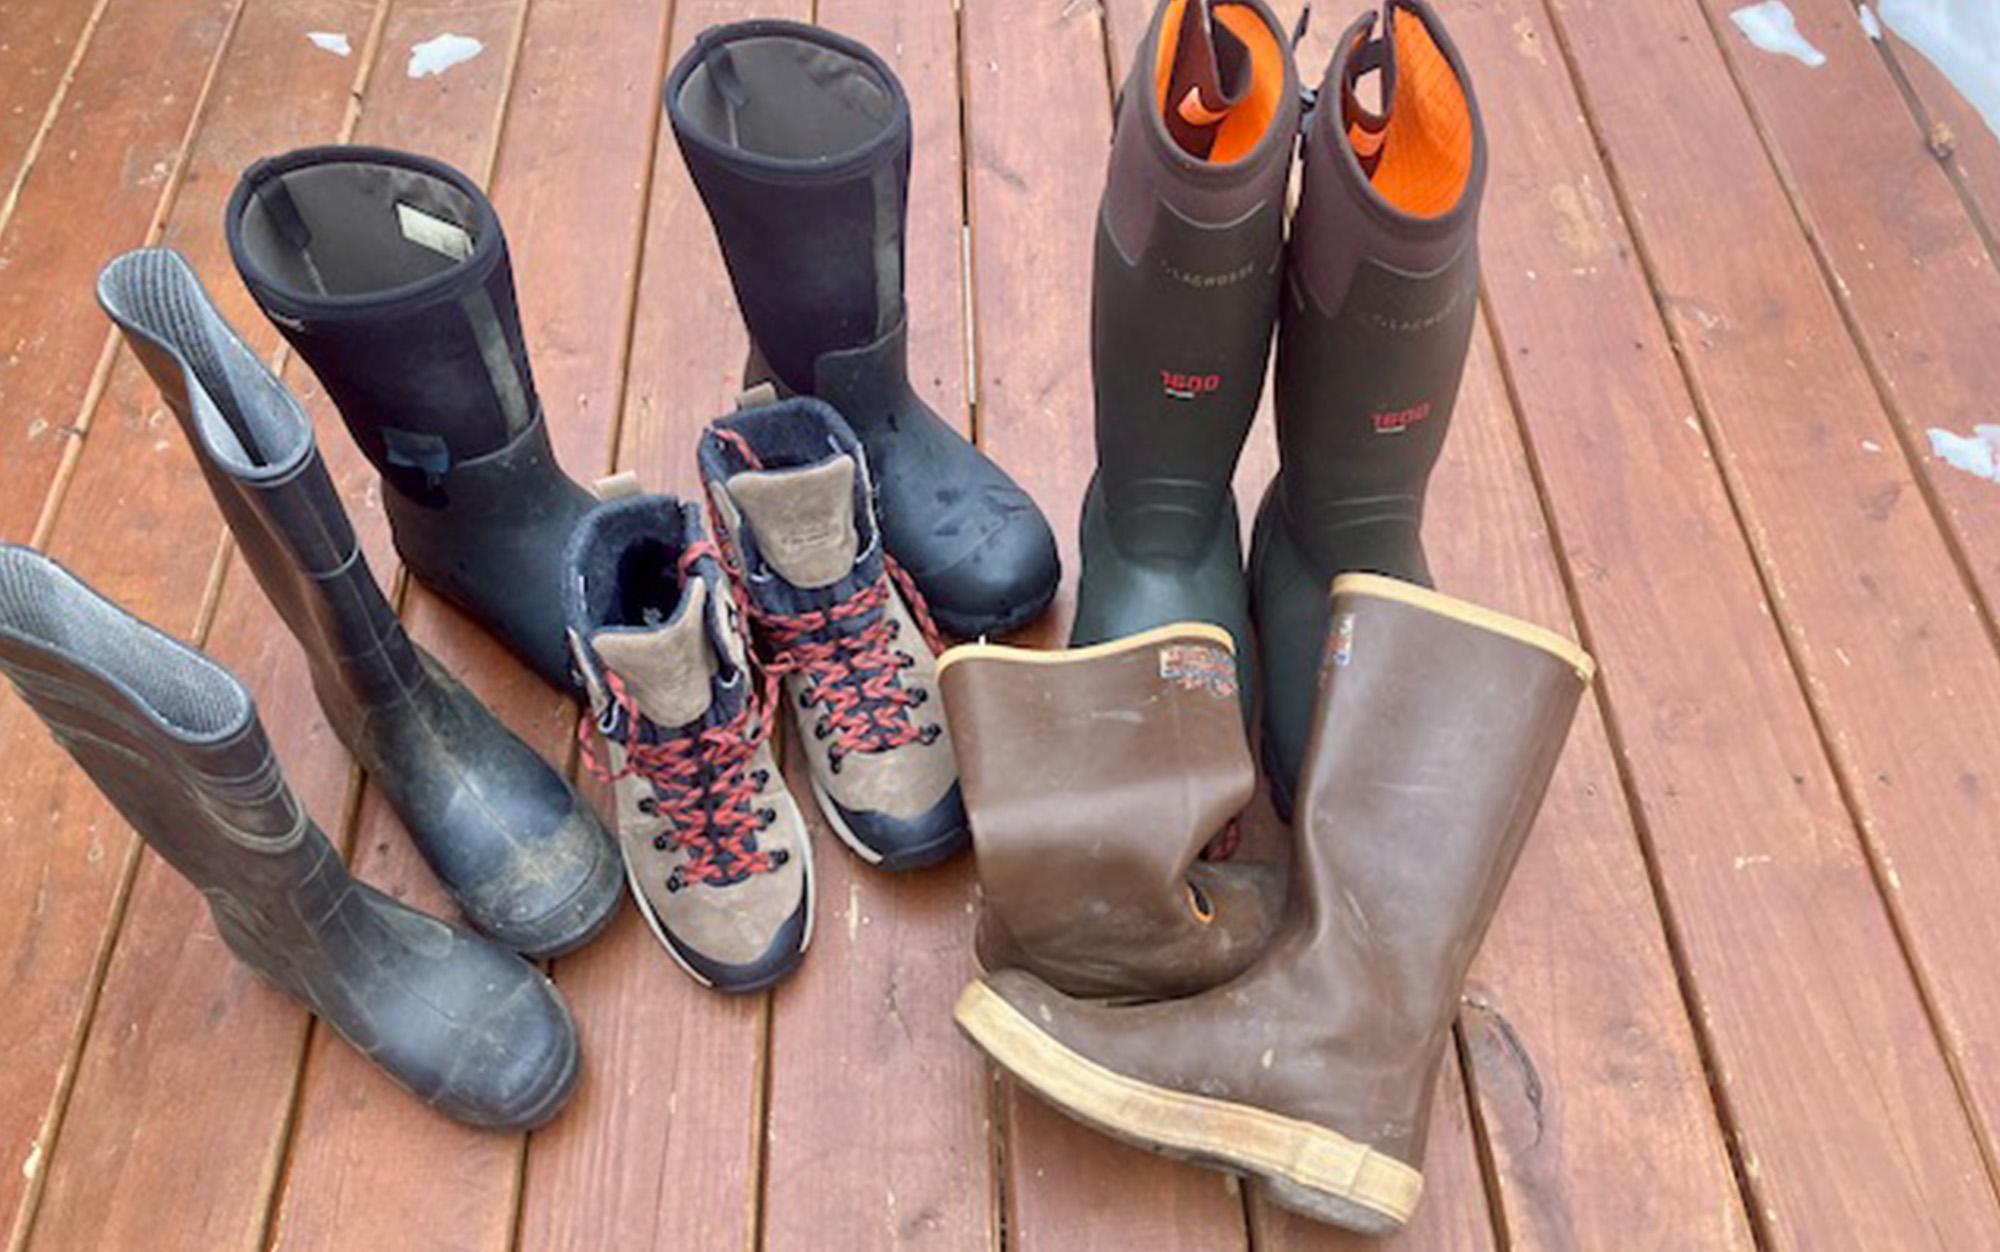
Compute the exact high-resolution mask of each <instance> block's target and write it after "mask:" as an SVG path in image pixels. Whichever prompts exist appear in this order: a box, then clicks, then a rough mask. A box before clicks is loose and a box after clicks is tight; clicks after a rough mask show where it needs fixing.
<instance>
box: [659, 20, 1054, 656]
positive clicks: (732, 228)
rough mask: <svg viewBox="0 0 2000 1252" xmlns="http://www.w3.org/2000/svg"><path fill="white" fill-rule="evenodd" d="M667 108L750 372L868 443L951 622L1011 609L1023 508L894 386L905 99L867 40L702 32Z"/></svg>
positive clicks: (1031, 561) (893, 512) (1030, 601)
mask: <svg viewBox="0 0 2000 1252" xmlns="http://www.w3.org/2000/svg"><path fill="white" fill-rule="evenodd" d="M666 108H667V117H668V119H669V120H670V121H671V122H672V124H673V128H674V137H675V139H677V140H678V141H679V142H680V147H681V153H682V155H683V156H685V157H686V159H687V165H688V170H689V172H690V173H692V174H693V175H694V181H695V186H696V188H698V189H699V191H700V192H701V198H702V201H703V203H704V204H706V205H707V206H708V213H709V218H710V220H711V221H712V222H713V223H714V226H715V235H716V239H717V240H718V241H719V242H720V243H721V245H722V256H723V260H724V261H725V262H727V264H728V266H729V276H730V279H731V281H732V282H733V283H734V284H735V287H736V298H737V302H738V304H739V305H740V306H741V307H742V309H743V319H744V321H745V322H746V323H747V324H748V326H749V330H750V338H751V342H752V357H751V365H750V375H751V377H750V381H751V382H762V381H769V382H772V383H774V384H775V385H777V386H778V387H779V388H780V389H781V390H783V391H784V392H786V393H788V394H800V395H810V396H816V397H818V398H819V399H821V400H824V401H826V402H827V403H829V404H831V405H833V407H834V408H835V409H837V410H838V411H839V412H840V415H841V416H842V417H843V418H845V419H846V420H847V423H848V425H850V426H852V427H853V428H854V432H855V434H856V435H858V436H859V437H860V439H861V443H862V446H863V447H864V448H866V449H867V452H868V461H869V464H870V465H871V466H872V467H873V468H874V470H875V474H876V490H877V493H878V494H877V497H876V504H877V508H878V511H879V513H880V515H881V520H882V533H883V537H884V539H885V540H886V541H887V545H888V549H889V553H890V555H891V556H893V557H895V558H896V560H897V561H898V562H899V563H900V564H901V565H902V566H903V568H904V569H905V570H907V571H908V572H909V574H910V576H911V578H912V579H914V580H915V582H916V585H917V589H918V590H919V591H920V592H922V593H923V597H924V600H925V601H926V602H927V603H928V604H929V605H930V611H931V614H932V616H933V617H934V618H935V619H936V620H937V622H938V624H939V625H940V626H942V627H943V628H944V629H945V630H947V631H949V632H950V633H952V634H954V635H960V636H974V635H985V634H1000V633H1004V632H1006V631H1009V630H1013V629H1014V628H1016V627H1018V626H1022V625H1025V624H1026V623H1027V622H1028V621H1030V620H1032V619H1033V618H1034V617H1035V616H1037V615H1038V614H1040V613H1041V611H1042V610H1043V609H1044V608H1045V607H1047V605H1048V603H1049V600H1050V599H1051V598H1052V597H1053V596H1054V595H1055V591H1056V583H1057V581H1058V580H1059V578H1060V576H1061V569H1060V566H1059V564H1058V561H1057V557H1056V545H1055V537H1054V536H1053V535H1052V534H1051V533H1050V531H1049V524H1048V521H1047V519H1045V518H1044V517H1043V516H1042V514H1041V512H1040V510H1038V509H1037V508H1036V507H1035V503H1034V501H1032V500H1030V499H1029V498H1028V496H1027V494H1026V493H1025V492H1023V491H1022V490H1021V489H1020V488H1019V487H1018V486H1016V485H1015V483H1014V481H1013V479H1011V478H1009V477H1008V476H1007V474H1006V472H1005V471H1003V470H1002V469H1001V468H1000V467H999V466H997V465H995V464H994V463H993V462H992V461H990V460H988V459H987V458H986V456H985V454H984V453H982V452H980V451H979V450H978V449H977V448H975V447H973V446H972V445H971V444H970V443H968V442H966V440H965V438H964V437H963V436H962V435H960V434H959V432H958V431H956V430H954V429H952V428H951V427H950V426H948V425H946V424H945V423H944V422H943V421H942V420H941V419H940V418H939V417H938V415H937V414H936V413H935V412H933V411H932V410H931V408H930V406H929V405H927V404H925V403H924V402H923V401H922V400H921V399H919V398H918V397H917V394H916V393H915V392H914V391H912V390H911V389H910V381H909V374H908V369H907V364H906V347H907V345H906V335H907V326H906V322H905V309H904V303H903V250H904V249H903V234H904V225H905V221H906V217H907V208H908V200H909V188H910V106H909V101H908V100H907V99H906V98H905V97H904V95H903V86H902V84H901V83H899V82H898V81H896V76H895V74H893V73H892V72H890V69H889V67H888V66H887V65H885V64H884V63H883V62H882V59H881V58H880V57H878V56H876V55H875V54H874V53H873V52H871V51H869V50H868V49H867V48H864V47H863V46H861V45H860V44H858V43H855V42H854V41H853V40H851V39H844V38H842V37H841V36H839V35H835V34H832V33H831V32H828V31H825V30H822V29H820V28H818V27H814V26H801V25H799V24H797V23H794V22H778V21H763V22H745V23H742V24H740V25H735V26H721V27H717V28H715V29H713V30H709V31H705V32H703V34H702V36H701V38H700V39H699V40H698V41H697V42H696V43H695V46H694V48H693V49H692V50H691V51H689V53H688V54H687V55H686V56H685V57H683V58H682V59H681V61H680V63H679V64H678V65H676V66H675V67H674V70H673V73H672V75H671V76H669V78H668V80H667V89H666Z"/></svg>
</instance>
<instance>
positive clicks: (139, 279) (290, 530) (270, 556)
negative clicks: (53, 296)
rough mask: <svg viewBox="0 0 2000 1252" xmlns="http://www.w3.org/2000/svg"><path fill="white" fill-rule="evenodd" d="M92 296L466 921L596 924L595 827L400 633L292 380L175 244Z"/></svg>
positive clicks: (603, 900)
mask: <svg viewBox="0 0 2000 1252" xmlns="http://www.w3.org/2000/svg"><path fill="white" fill-rule="evenodd" d="M97 293H98V299H99V300H100V301H101V302H102V303H103V305H104V308H105V311H106V312H108V313H109V314H110V315H111V318H112V320H113V321H115V322H116V323H117V324H118V327H119V329H120V330H122V331H123V332H124V333H125V337H126V341H127V342H128V343H129V344H130V345H131V347H132V350H133V352H134V354H135V355H137V356H138V358H139V360H140V362H141V363H142V364H144V365H145V367H146V370H147V372H148V373H149V374H151V375H152V377H153V380H154V382H155V383H156V384H157V385H158V386H159V388H160V393H161V395H162V396H163V397H164V398H165V400H166V402H167V407H168V408H170V409H172V410H173V412H174V415H175V416H176V417H177V418H179V419H180V423H181V428H182V429H183V430H184V431H185V432H186V434H187V437H188V442H189V443H190V444H192V445H193V447H194V453H195V459H196V461H197V462H199V463H200V465H201V469H202V473H203V474H204V475H205V476H206V477H207V479H208V484H209V488H210V490H211V491H213V493H214V495H215V500H216V503H217V504H218V505H220V506H221V509H222V513H223V516H224V517H225V518H226V519H227V520H228V522H229V527H230V530H231V531H232V532H233V533H234V534H235V536H236V544H237V548H238V549H239V550H240V551H241V552H242V554H243V559H244V561H245V563H246V564H248V565H249V566H250V570H251V572H252V573H254V574H255V575H256V577H257V582H258V585H259V586H261V587H262V588H263V589H264V594H265V595H266V596H267V597H269V598H270V601H271V603H272V604H273V605H274V606H275V607H276V608H277V610H278V615H279V616H280V617H282V618H283V619H284V621H285V624H286V625H287V626H288V627H290V628H291V631H292V634H293V635H294V636H296V637H297V638H298V641H299V644H300V646H301V647H303V648H304V649H305V654H306V661H307V664H308V665H309V667H310V669H311V672H312V681H313V689H314V690H315V692H317V694H318V695H319V702H320V707H321V708H323V709H324V710H325V711H326V717H327V721H328V723H329V724H330V725H332V727H333V730H334V733H335V734H337V735H339V736H340V740H341V742H342V743H344V744H346V745H347V748H348V750H349V751H350V752H352V753H353V754H354V756H355V758H356V759H357V760H358V761H360V763H361V766H362V768H363V769H365V770H367V771H368V776H369V778H370V779H371V780H372V781H373V782H374V783H375V785H376V786H378V787H380V788H381V789H382V793H383V796H384V797H385V798H386V799H387V800H388V801H389V805H390V807H391V808H393V809H394V810H395V811H396V813H397V815H398V816H400V817H401V818H402V819H403V824H404V825H405V826H406V827H408V828H409V831H410V837H411V838H412V840H414V841H415V843H416V845H417V849H418V851H420V852H422V853H423V856H424V859H425V860H426V861H428V862H429V863H430V865H431V867H432V868H433V869H434V870H436V871H437V875H438V878H439V879H440V880H442V881H443V883H444V885H445V888H446V889H447V890H449V891H450V892H451V895H452V898H453V899H454V900H456V901H457V902H458V904H459V907H460V908H461V909H463V910H464V912H465V916H466V919H467V920H468V921H469V922H471V923H472V925H473V926H475V927H477V928H478V929H479V930H481V931H483V932H484V933H486V934H487V935H490V936H491V937H493V938H494V939H497V940H499V941H500V942H501V943H504V944H506V945H507V946H508V947H511V948H514V949H516V950H518V951H521V952H525V953H528V954H529V955H531V956H537V957H541V956H555V955H558V954H560V953H563V952H567V951H569V950H571V949H573V948H575V947H577V946H578V945H579V944H581V943H583V942H584V941H585V940H587V939H589V938H590V937H591V936H592V935H594V934H596V933H597V932H598V931H599V930H600V929H602V928H603V926H604V924H605V923H606V922H608V921H609V920H610V919H611V917H612V915H613V913H614V912H615V911H616V910H617V908H618V902H619V900H620V899H621V897H622V896H623V882H622V878H623V874H622V871H621V869H620V865H619V859H618V852H617V849H616V847H615V846H614V845H613V843H612V841H611V836H610V835H609V834H608V833H607V832H606V831H605V829H604V827H603V826H602V825H601V824H600V823H599V822H598V820H597V817H596V815H595V814H594V813H593V812H592V810H591V809H590V806H589V805H587V804H585V803H583V802H582V801H581V800H579V799H578V798H577V796H576V793H575V792H573V791H571V790H570V788H569V785H568V784H567V783H565V782H564V781H563V779H562V776H561V775H559V774H557V773H556V772H555V770H553V769H551V768H550V767H549V765H548V764H547V763H546V762H545V761H543V760H542V758H541V757H539V756H537V755H536V754H535V753H534V751H533V750H532V749H530V748H529V747H528V746H527V745H526V744H524V743H522V742H521V741H520V740H519V739H518V738H516V737H515V736H514V733H513V732H512V731H510V730H508V729H507V728H506V727H505V726H504V725H502V724H501V723H500V721H499V719H497V718H495V717H494V716H493V714H492V713H490V712H489V711H488V710H487V708H486V706H485V705H483V704H481V703H480V702H479V700H478V698H477V697H476V696H474V695H473V694H472V693H471V692H469V691H467V690H466V689H465V688H464V687H462V686H460V685H459V684H458V683H457V682H456V681H454V680H453V679H452V678H451V676H450V675H448V674H447V673H445V671H444V670H443V668H442V667H440V666H439V665H438V664H437V662H436V661H434V660H432V659H431V658H430V657H429V656H427V655H426V654H425V653H424V652H422V651H421V650H420V649H419V648H417V646H416V645H415V644H413V643H411V642H410V638H409V636H408V635H406V634H405V633H404V632H403V627H402V623H400V622H399V621H397V620H396V615H395V613H394V612H393V611H392V610H391V609H390V608H389V605H388V602H387V601H385V600H384V599H383V598H382V592H381V590H380V588H378V587H377V586H376V583H375V578H374V576H373V575H372V574H371V573H369V570H368V562H367V559H366V558H365V557H363V556H362V554H361V550H360V548H359V546H358V545H357V544H356V542H355V538H354V531H353V529H352V527H350V526H349V524H348V520H347V513H346V511H345V510H343V509H342V508H341V505H340V498H339V496H338V495H336V494H335V492H334V488H333V482H332V480H331V479H330V478H328V476H327V473H326V467H325V465H324V464H323V463H322V462H321V461H320V457H319V448H318V445H317V444H316V443H315V442H314V440H313V431H312V424H311V423H310V422H309V421H308V420H307V418H306V415H305V413H304V412H303V411H302V410H301V409H300V408H299V405H298V402H297V401H296V400H295V399H293V398H292V394H291V392H290V391H288V390H287V389H286V388H285V385H284V384H283V383H281V382H279V381H278V379H277V378H275V377H273V376H272V374H271V372H270V371H269V370H268V369H266V368H265V366H264V364H263V362H261V361H259V360H258V359H257V358H256V356H255V355H254V354H252V353H251V352H250V350H249V349H248V348H246V347H245V346H244V345H243V342H242V341H241V340H240V339H238V338H237V337H236V335H235V332H233V331H232V330H231V329H230V328H229V325H228V324H227V323H226V322H224V321H223V319H222V315H221V314H220V313H218V312H217V311H216V309H215V306H214V305H213V304H211V303H210V302H209V298H208V293H207V292H205V291H204V290H202V286H201V282H200V280H199V279H197V278H196V277H195V274H194V271H193V270H191V269H190V268H188V264H187V262H186V261H185V260H183V259H182V258H181V256H180V255H179V254H178V253H175V252H169V251H165V250H146V251H140V252H130V253H127V254H125V255H124V256H121V257H119V258H118V259H116V260H114V261H112V262H111V264H110V265H108V266H106V267H105V269H104V273H103V274H102V275H101V276H100V277H99V279H98V284H97Z"/></svg>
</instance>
